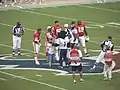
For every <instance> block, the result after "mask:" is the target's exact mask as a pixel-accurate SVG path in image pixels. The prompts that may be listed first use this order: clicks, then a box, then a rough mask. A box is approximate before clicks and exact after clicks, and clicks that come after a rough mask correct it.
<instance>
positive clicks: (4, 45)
mask: <svg viewBox="0 0 120 90" xmlns="http://www.w3.org/2000/svg"><path fill="white" fill-rule="evenodd" d="M0 46H3V47H8V48H12V46H9V45H6V44H1V43H0ZM21 50H23V51H27V52H31V53H34V51H31V50H28V49H21ZM39 54H41V55H45V54H44V53H39Z"/></svg>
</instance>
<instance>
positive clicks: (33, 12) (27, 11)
mask: <svg viewBox="0 0 120 90" xmlns="http://www.w3.org/2000/svg"><path fill="white" fill-rule="evenodd" d="M17 11H20V12H26V13H31V14H36V15H43V16H48V17H54V18H60V19H66V20H75V21H76V20H78V19H73V18H68V17H62V16H56V15H51V14H46V13H40V12H35V11H31V10H17ZM86 22H88V23H91V24H95V25H102V27H104V26H108V27H115V28H120V27H118V26H112V25H108V24H100V23H96V22H92V21H86Z"/></svg>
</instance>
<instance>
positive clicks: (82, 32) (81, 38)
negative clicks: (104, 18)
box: [75, 20, 89, 56]
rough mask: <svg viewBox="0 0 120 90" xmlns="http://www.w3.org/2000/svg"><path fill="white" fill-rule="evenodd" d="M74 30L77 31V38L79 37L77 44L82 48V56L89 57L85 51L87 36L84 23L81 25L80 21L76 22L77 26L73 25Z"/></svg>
mask: <svg viewBox="0 0 120 90" xmlns="http://www.w3.org/2000/svg"><path fill="white" fill-rule="evenodd" d="M75 28H76V29H77V32H78V37H79V42H80V44H81V45H82V47H83V51H84V54H85V55H84V56H89V54H88V52H87V49H86V43H85V42H86V40H87V41H88V40H89V36H88V33H87V30H86V26H85V23H82V22H81V21H80V20H78V22H77V24H76V25H75Z"/></svg>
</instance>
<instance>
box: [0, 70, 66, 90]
mask: <svg viewBox="0 0 120 90" xmlns="http://www.w3.org/2000/svg"><path fill="white" fill-rule="evenodd" d="M0 73H2V74H5V75H8V76H12V77H15V78H19V79H22V80H26V81H29V82H33V83H37V84H41V85H45V86H48V87H51V88H55V89H58V90H68V89H65V88H61V87H59V86H55V85H51V84H48V83H44V82H40V81H36V80H33V79H29V78H25V77H22V76H18V75H15V74H12V73H7V72H3V71H0Z"/></svg>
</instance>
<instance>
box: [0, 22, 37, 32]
mask: <svg viewBox="0 0 120 90" xmlns="http://www.w3.org/2000/svg"><path fill="white" fill-rule="evenodd" d="M0 24H1V25H3V26H8V27H13V26H14V25H10V24H5V23H0ZM24 29H26V30H28V31H35V30H34V29H29V28H24Z"/></svg>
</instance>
